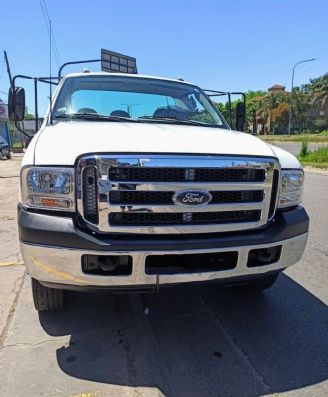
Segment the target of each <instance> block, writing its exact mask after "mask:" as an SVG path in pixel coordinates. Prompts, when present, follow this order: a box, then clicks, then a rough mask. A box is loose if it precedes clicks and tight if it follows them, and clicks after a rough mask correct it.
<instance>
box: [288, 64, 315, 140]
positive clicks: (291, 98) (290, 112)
mask: <svg viewBox="0 0 328 397" xmlns="http://www.w3.org/2000/svg"><path fill="white" fill-rule="evenodd" d="M315 60H316V58H311V59H304V60H303V61H299V62H297V63H295V65H294V66H293V71H292V88H291V90H290V103H289V117H288V135H290V132H291V129H292V107H293V89H294V74H295V68H296V66H297V65H299V64H300V63H305V62H312V61H315Z"/></svg>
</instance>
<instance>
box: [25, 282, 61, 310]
mask: <svg viewBox="0 0 328 397" xmlns="http://www.w3.org/2000/svg"><path fill="white" fill-rule="evenodd" d="M32 292H33V302H34V307H35V309H36V310H37V311H39V312H54V311H57V310H62V308H63V307H64V291H63V290H61V289H55V288H48V287H45V286H43V285H42V284H41V283H40V282H39V281H38V280H35V279H34V278H32Z"/></svg>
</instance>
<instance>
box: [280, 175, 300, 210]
mask: <svg viewBox="0 0 328 397" xmlns="http://www.w3.org/2000/svg"><path fill="white" fill-rule="evenodd" d="M303 181H304V172H303V170H281V184H280V190H279V201H278V207H279V208H285V207H290V206H293V205H298V204H300V202H301V200H302V193H303Z"/></svg>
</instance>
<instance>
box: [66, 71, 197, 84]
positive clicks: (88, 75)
mask: <svg viewBox="0 0 328 397" xmlns="http://www.w3.org/2000/svg"><path fill="white" fill-rule="evenodd" d="M90 76H119V77H131V78H134V79H138V78H142V79H152V80H154V79H155V80H162V81H172V82H175V83H181V84H187V85H195V84H192V83H190V82H187V81H184V80H179V79H170V78H166V77H158V76H149V75H144V74H131V73H109V72H79V73H68V74H66V75H65V76H64V78H70V77H90Z"/></svg>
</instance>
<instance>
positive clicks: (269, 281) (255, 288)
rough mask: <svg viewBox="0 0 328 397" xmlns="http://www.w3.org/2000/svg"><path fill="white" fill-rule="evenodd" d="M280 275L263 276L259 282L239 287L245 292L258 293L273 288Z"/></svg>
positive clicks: (250, 282) (254, 281) (251, 282)
mask: <svg viewBox="0 0 328 397" xmlns="http://www.w3.org/2000/svg"><path fill="white" fill-rule="evenodd" d="M278 276H279V273H275V274H270V275H268V276H263V277H261V278H258V279H257V280H253V281H249V282H247V283H245V284H242V285H240V286H239V288H240V289H241V290H243V291H245V292H250V293H258V292H261V291H263V290H265V289H268V288H270V287H272V286H273V284H274V283H275V282H276V281H277V278H278Z"/></svg>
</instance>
